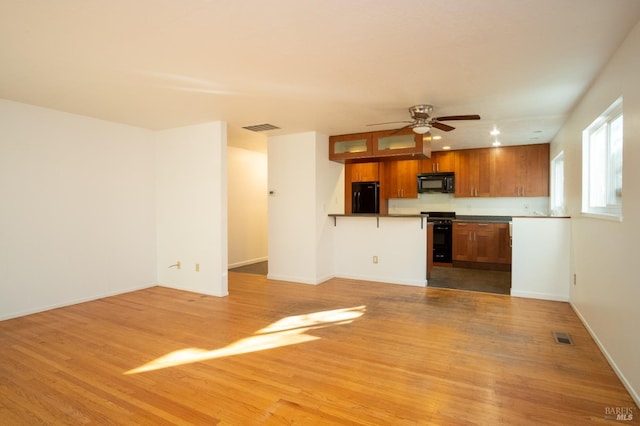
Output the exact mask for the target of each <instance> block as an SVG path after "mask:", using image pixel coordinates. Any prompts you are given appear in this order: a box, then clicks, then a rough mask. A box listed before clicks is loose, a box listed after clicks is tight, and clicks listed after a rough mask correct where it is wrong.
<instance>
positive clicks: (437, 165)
mask: <svg viewBox="0 0 640 426" xmlns="http://www.w3.org/2000/svg"><path fill="white" fill-rule="evenodd" d="M439 171H440V164H439V163H436V172H439Z"/></svg>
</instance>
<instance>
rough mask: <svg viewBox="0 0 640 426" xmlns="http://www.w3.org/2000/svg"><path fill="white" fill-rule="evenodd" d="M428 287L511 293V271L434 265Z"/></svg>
mask: <svg viewBox="0 0 640 426" xmlns="http://www.w3.org/2000/svg"><path fill="white" fill-rule="evenodd" d="M428 287H438V288H450V289H456V290H469V291H481V292H484V293H496V294H511V272H504V271H485V270H480V269H468V268H450V267H444V266H434V267H433V269H432V270H431V278H430V279H429V283H428Z"/></svg>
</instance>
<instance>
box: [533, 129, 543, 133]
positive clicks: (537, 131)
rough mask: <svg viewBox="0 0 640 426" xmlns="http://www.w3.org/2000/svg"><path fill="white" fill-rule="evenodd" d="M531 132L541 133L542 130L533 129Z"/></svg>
mask: <svg viewBox="0 0 640 426" xmlns="http://www.w3.org/2000/svg"><path fill="white" fill-rule="evenodd" d="M533 133H542V130H534V131H533Z"/></svg>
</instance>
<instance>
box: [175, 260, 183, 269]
mask: <svg viewBox="0 0 640 426" xmlns="http://www.w3.org/2000/svg"><path fill="white" fill-rule="evenodd" d="M181 267H182V265H181V264H180V261H179V260H178V262H177V263H176V268H178V269H180V268H181Z"/></svg>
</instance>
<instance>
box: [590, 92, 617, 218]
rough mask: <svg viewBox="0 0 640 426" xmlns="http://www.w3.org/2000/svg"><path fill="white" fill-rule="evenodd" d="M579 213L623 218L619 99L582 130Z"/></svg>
mask: <svg viewBox="0 0 640 426" xmlns="http://www.w3.org/2000/svg"><path fill="white" fill-rule="evenodd" d="M582 212H583V213H589V214H594V215H598V216H604V217H616V218H619V219H622V98H620V99H618V100H617V101H615V102H614V103H613V105H611V106H610V107H609V108H608V109H607V110H606V111H605V112H604V113H603V114H602V115H601V116H600V117H598V118H597V119H596V120H595V121H594V122H593V123H591V125H590V126H589V127H587V128H586V129H585V130H584V131H583V132H582Z"/></svg>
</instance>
